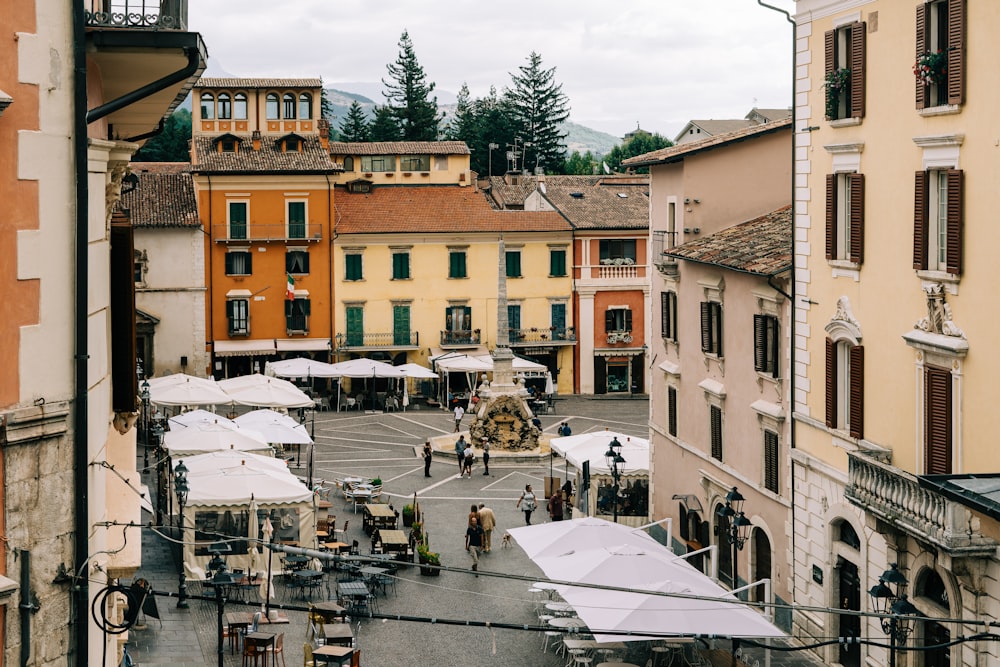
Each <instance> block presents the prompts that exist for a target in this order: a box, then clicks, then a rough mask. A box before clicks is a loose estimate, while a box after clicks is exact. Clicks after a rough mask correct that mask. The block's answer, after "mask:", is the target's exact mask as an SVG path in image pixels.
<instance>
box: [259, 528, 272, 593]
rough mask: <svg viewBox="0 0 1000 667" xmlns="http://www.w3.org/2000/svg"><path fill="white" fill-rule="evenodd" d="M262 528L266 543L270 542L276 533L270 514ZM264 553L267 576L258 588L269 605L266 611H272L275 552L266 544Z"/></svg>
mask: <svg viewBox="0 0 1000 667" xmlns="http://www.w3.org/2000/svg"><path fill="white" fill-rule="evenodd" d="M260 530H261V535H262V536H263V538H264V544H265V545H267V544H270V543H271V536H272V535H274V525H273V524H272V523H271V517H270V516H266V517H264V524H263V525H262V526H261V529H260ZM264 553H266V554H267V576H265V577H264V578H263V580H262V581H261V582H260V590H258V591H257V593H258V594H259V595H260V599H261V601H262V602H264V603H265V605H267V607H268V609H267V610H266V611H267V612H270V608H269V607H270V603H271V600H272V599H273V598H274V584H273V582H272V581H271V558H273V556H274V554H273V553H271V550H270V549H269V548H267V547H266V546H265V547H264Z"/></svg>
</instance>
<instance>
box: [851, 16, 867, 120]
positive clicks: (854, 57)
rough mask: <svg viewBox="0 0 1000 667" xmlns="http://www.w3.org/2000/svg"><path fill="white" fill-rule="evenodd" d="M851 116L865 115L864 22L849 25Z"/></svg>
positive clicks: (861, 116)
mask: <svg viewBox="0 0 1000 667" xmlns="http://www.w3.org/2000/svg"><path fill="white" fill-rule="evenodd" d="M850 115H851V118H864V115H865V24H864V23H863V22H860V23H854V24H852V25H851V109H850Z"/></svg>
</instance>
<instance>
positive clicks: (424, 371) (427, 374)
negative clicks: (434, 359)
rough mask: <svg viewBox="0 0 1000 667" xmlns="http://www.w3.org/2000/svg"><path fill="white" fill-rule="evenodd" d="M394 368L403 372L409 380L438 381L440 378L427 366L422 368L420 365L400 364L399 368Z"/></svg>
mask: <svg viewBox="0 0 1000 667" xmlns="http://www.w3.org/2000/svg"><path fill="white" fill-rule="evenodd" d="M393 368H398V369H399V370H401V371H403V373H404V374H405V375H406V377H408V378H417V379H422V380H436V379H437V378H438V374H437V373H435V372H434V371H432V370H431V369H429V368H427V367H426V366H421V365H420V364H414V363H409V364H400V365H399V366H393Z"/></svg>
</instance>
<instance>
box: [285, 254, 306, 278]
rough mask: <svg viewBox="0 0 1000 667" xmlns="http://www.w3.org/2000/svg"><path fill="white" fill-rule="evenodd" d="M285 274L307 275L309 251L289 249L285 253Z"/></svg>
mask: <svg viewBox="0 0 1000 667" xmlns="http://www.w3.org/2000/svg"><path fill="white" fill-rule="evenodd" d="M285 273H291V274H293V275H304V274H307V273H309V251H308V250H301V249H291V248H290V249H289V250H288V252H286V253H285Z"/></svg>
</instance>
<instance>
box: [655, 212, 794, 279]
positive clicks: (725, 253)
mask: <svg viewBox="0 0 1000 667" xmlns="http://www.w3.org/2000/svg"><path fill="white" fill-rule="evenodd" d="M663 254H664V255H667V256H669V257H676V258H677V259H685V260H689V261H692V262H699V263H701V264H713V265H715V266H721V267H724V268H727V269H735V270H737V271H745V272H747V273H756V274H760V275H762V276H773V275H776V274H778V273H781V272H783V271H787V270H788V269H790V268H792V207H791V206H784V207H782V208H779V209H778V210H776V211H771V212H770V213H766V214H764V215H762V216H760V217H759V218H754V219H753V220H748V221H747V222H744V223H741V224H738V225H733V226H732V227H728V228H726V229H723V230H721V231H718V232H715V233H714V234H709V235H708V236H704V237H702V238H700V239H698V240H697V241H690V242H688V243H685V244H683V245H679V246H677V247H675V248H671V249H670V250H666V251H664V253H663Z"/></svg>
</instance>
